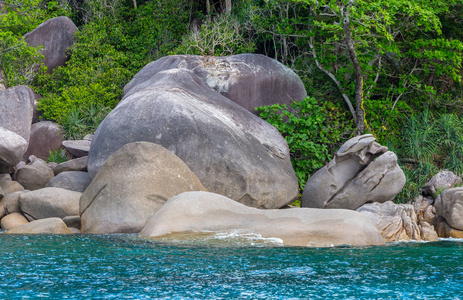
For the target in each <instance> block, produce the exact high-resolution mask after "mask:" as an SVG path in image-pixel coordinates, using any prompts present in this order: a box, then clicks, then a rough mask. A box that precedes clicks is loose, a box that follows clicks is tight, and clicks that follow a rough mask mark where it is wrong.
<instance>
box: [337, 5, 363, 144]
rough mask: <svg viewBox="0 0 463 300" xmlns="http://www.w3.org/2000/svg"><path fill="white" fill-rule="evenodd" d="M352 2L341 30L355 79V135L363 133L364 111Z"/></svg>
mask: <svg viewBox="0 0 463 300" xmlns="http://www.w3.org/2000/svg"><path fill="white" fill-rule="evenodd" d="M353 2H354V0H350V1H349V4H348V7H347V9H346V11H345V17H344V20H343V26H342V29H343V30H344V35H345V43H346V46H347V51H348V52H349V58H350V60H351V61H352V64H353V66H354V77H355V106H356V107H355V114H356V115H357V122H356V124H355V125H356V127H357V134H359V135H360V134H363V132H364V131H365V111H364V109H363V76H362V68H361V66H360V61H359V60H358V57H357V53H356V52H355V48H354V40H353V38H352V32H351V30H350V19H349V10H350V8H351V6H352V4H353Z"/></svg>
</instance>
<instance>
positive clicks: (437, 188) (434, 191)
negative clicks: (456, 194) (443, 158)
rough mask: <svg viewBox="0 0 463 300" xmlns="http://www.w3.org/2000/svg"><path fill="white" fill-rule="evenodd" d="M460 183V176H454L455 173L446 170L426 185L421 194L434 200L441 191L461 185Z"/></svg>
mask: <svg viewBox="0 0 463 300" xmlns="http://www.w3.org/2000/svg"><path fill="white" fill-rule="evenodd" d="M462 182H463V181H462V180H461V178H460V176H457V175H455V173H453V172H451V171H447V170H444V171H440V172H439V173H437V174H436V175H434V177H433V178H431V180H429V181H428V182H427V183H426V185H425V186H424V187H423V189H422V190H421V194H422V195H423V196H428V197H433V198H434V199H436V198H437V196H438V195H439V193H440V192H442V191H443V190H445V189H449V188H453V187H455V186H457V185H461V184H462Z"/></svg>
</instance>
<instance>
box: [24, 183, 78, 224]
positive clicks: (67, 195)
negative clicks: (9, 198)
mask: <svg viewBox="0 0 463 300" xmlns="http://www.w3.org/2000/svg"><path fill="white" fill-rule="evenodd" d="M81 195H82V193H79V192H74V191H68V190H65V189H60V188H54V187H47V188H43V189H40V190H36V191H31V192H28V193H23V194H21V195H20V196H19V206H20V208H21V211H22V212H23V213H24V215H25V216H26V218H27V219H28V220H29V221H34V220H38V219H46V218H52V217H57V218H61V219H62V218H64V217H67V216H75V215H78V214H79V200H80V196H81Z"/></svg>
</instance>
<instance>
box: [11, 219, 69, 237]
mask: <svg viewBox="0 0 463 300" xmlns="http://www.w3.org/2000/svg"><path fill="white" fill-rule="evenodd" d="M6 233H7V234H72V231H71V230H69V228H68V227H67V226H66V224H64V222H63V220H61V219H60V218H47V219H41V220H36V221H32V222H30V223H27V224H23V225H19V226H16V227H14V228H12V229H10V230H8V231H7V232H6Z"/></svg>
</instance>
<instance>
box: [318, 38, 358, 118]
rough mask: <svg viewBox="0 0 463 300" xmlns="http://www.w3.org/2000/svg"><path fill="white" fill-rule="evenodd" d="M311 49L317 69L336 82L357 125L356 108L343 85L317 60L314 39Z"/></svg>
mask: <svg viewBox="0 0 463 300" xmlns="http://www.w3.org/2000/svg"><path fill="white" fill-rule="evenodd" d="M309 47H310V50H312V55H313V58H314V59H315V64H316V65H317V67H318V68H319V69H320V70H321V71H323V73H325V74H326V75H328V77H330V78H331V80H333V81H334V83H335V84H336V86H337V87H338V89H339V92H340V93H341V95H342V97H343V98H344V101H346V103H347V106H349V110H350V113H351V114H352V117H353V119H354V123H355V124H357V116H356V114H355V110H354V107H353V106H352V102H351V101H350V100H349V97H348V96H347V95H346V93H344V92H343V89H342V87H341V83H340V82H339V81H338V80H337V79H336V77H335V76H334V75H333V74H332V73H331V72H330V71H328V70H326V69H325V68H324V67H323V66H322V65H320V62H319V61H318V58H317V53H315V50H314V47H313V43H312V39H311V40H310V41H309Z"/></svg>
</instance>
